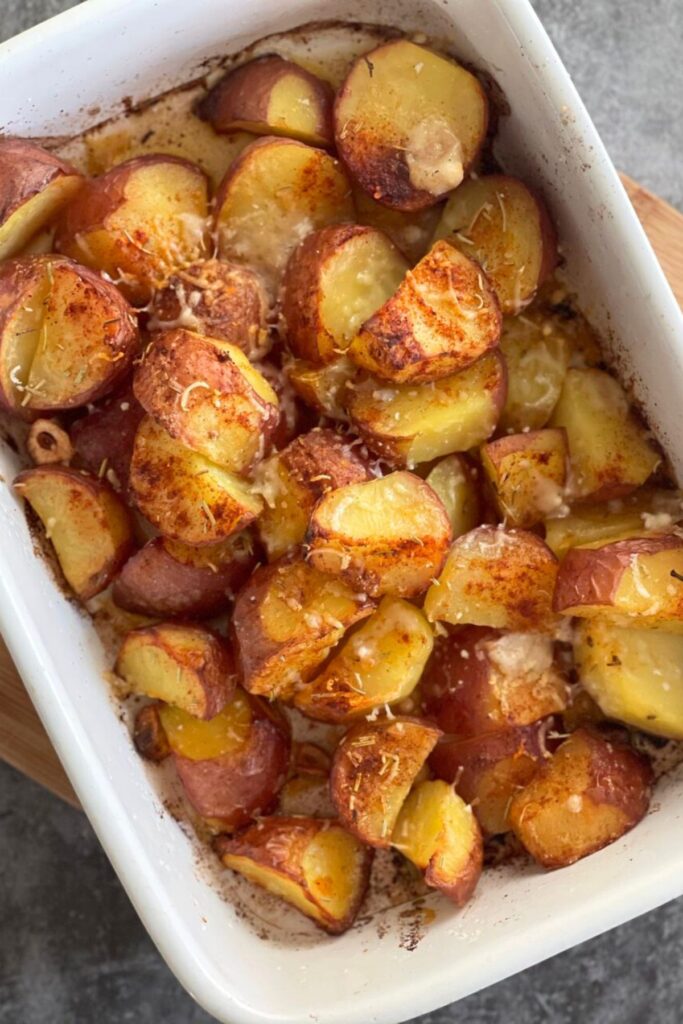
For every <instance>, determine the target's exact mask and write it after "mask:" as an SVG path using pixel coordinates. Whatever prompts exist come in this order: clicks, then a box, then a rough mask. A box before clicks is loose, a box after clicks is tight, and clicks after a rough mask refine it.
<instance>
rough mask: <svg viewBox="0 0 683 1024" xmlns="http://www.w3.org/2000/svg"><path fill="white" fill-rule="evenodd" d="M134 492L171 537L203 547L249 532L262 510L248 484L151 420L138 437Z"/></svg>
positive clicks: (139, 503) (148, 514)
mask: <svg viewBox="0 0 683 1024" xmlns="http://www.w3.org/2000/svg"><path fill="white" fill-rule="evenodd" d="M130 493H131V496H132V498H133V501H134V502H135V504H136V505H137V507H138V508H139V509H140V511H141V512H142V514H143V515H144V516H145V517H146V518H147V519H149V521H150V522H151V523H153V525H154V526H156V527H157V529H158V530H159V531H160V532H161V533H163V534H164V535H165V536H166V537H170V538H171V539H172V540H179V541H182V542H183V543H184V544H190V545H193V544H194V545H198V546H201V545H204V544H216V543H217V542H218V541H221V540H225V539H226V538H228V537H230V536H232V534H233V533H237V532H238V531H239V530H242V529H244V527H245V526H248V525H249V523H251V522H253V521H254V519H256V517H257V516H258V514H259V512H260V511H261V508H262V503H261V499H260V498H259V497H258V495H257V494H254V493H253V492H252V490H251V488H250V486H249V485H248V484H247V483H246V481H244V480H242V479H241V478H240V477H238V476H235V475H234V473H230V472H228V471H227V470H226V469H223V467H221V466H217V465H216V464H215V463H213V462H210V461H209V460H208V459H207V458H205V457H204V456H203V455H200V454H199V452H193V451H191V450H190V449H189V448H186V447H185V445H183V444H180V442H179V441H176V440H174V439H173V438H172V437H171V435H170V434H168V433H167V432H166V431H165V430H164V429H163V427H160V426H158V424H156V423H155V422H154V420H152V419H151V418H150V417H149V416H147V417H145V419H143V420H142V422H141V423H140V426H139V427H138V430H137V433H136V435H135V445H134V448H133V457H132V460H131V465H130Z"/></svg>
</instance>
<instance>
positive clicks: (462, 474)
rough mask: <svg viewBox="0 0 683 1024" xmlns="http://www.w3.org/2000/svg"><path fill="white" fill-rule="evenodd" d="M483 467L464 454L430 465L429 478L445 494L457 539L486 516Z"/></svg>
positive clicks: (431, 484) (452, 527) (451, 456)
mask: <svg viewBox="0 0 683 1024" xmlns="http://www.w3.org/2000/svg"><path fill="white" fill-rule="evenodd" d="M478 476H479V471H478V469H477V468H476V467H475V466H473V465H472V463H470V462H469V461H468V460H467V459H466V458H465V456H464V455H457V454H456V455H447V456H446V458H445V459H441V461H440V462H437V464H436V465H435V466H433V467H432V469H430V471H429V473H428V474H427V476H426V477H425V480H426V481H427V483H428V484H429V486H430V487H431V489H432V490H433V491H434V492H435V494H436V495H437V496H438V497H439V498H441V501H442V502H443V507H444V508H445V509H446V513H447V515H448V518H449V520H450V524H451V533H452V535H453V540H455V538H456V537H461V536H462V534H463V533H469V531H470V530H473V529H474V527H475V526H479V524H480V523H481V520H482V500H481V494H480V487H479V481H478Z"/></svg>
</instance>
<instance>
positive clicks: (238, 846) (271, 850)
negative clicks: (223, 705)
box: [214, 817, 373, 935]
mask: <svg viewBox="0 0 683 1024" xmlns="http://www.w3.org/2000/svg"><path fill="white" fill-rule="evenodd" d="M214 849H215V851H216V853H217V854H218V856H219V857H220V859H221V861H222V862H223V864H224V865H225V866H226V867H228V868H232V870H233V871H237V872H238V873H239V874H241V875H243V876H244V877H245V878H248V879H249V881H250V882H254V883H255V884H256V885H259V886H261V887H262V888H264V889H266V890H267V891H268V892H270V893H273V894H274V895H276V896H279V897H280V898H281V899H283V900H285V901H286V902H287V903H289V904H291V905H292V906H293V907H296V909H297V910H299V911H301V913H302V914H305V915H306V916H307V917H310V918H312V920H313V921H315V923H316V924H317V925H318V926H319V927H320V928H322V929H323V930H324V931H326V932H329V933H330V934H331V935H341V933H342V932H345V931H347V930H348V929H349V928H350V927H351V925H352V924H353V922H354V920H355V917H356V914H357V913H358V910H359V909H360V905H361V903H362V902H363V897H364V896H365V891H366V889H367V886H368V881H369V878H370V867H371V864H372V857H373V851H372V850H369V849H368V848H367V847H366V846H364V845H363V844H362V843H360V842H359V841H358V840H357V839H356V838H355V836H352V835H351V834H350V833H349V832H347V831H346V830H345V829H343V828H340V826H339V825H336V824H329V823H328V822H326V821H324V820H321V819H319V818H306V817H283V818H265V819H262V820H261V821H259V822H258V823H257V824H256V825H252V826H251V827H250V828H248V829H247V830H246V831H244V832H241V833H240V834H239V835H237V836H235V837H234V838H232V839H231V838H229V837H228V836H218V838H217V839H216V840H215V842H214Z"/></svg>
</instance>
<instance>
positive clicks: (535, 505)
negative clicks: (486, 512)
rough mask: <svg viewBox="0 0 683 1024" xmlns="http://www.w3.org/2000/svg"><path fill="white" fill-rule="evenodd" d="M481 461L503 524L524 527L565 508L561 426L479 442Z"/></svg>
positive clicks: (565, 466) (565, 461) (565, 454)
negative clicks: (482, 443) (484, 442)
mask: <svg viewBox="0 0 683 1024" xmlns="http://www.w3.org/2000/svg"><path fill="white" fill-rule="evenodd" d="M481 464H482V468H483V470H484V473H485V474H486V478H487V480H488V482H489V485H490V487H491V490H492V492H493V496H494V499H495V503H496V506H497V507H498V511H499V512H500V514H501V515H502V517H503V519H504V521H505V523H506V525H508V526H522V527H527V528H528V527H530V526H535V525H536V524H537V523H540V522H541V521H542V520H543V519H545V518H546V516H549V515H552V514H553V512H555V513H557V512H561V511H564V510H565V509H566V506H564V498H565V489H566V486H567V470H568V465H569V450H568V448H567V435H566V432H565V431H564V430H563V429H562V428H558V427H555V428H550V427H547V428H545V429H544V430H533V431H528V432H527V433H524V434H507V435H506V436H505V437H499V438H498V439H497V440H495V441H489V442H488V444H485V445H482V448H481ZM563 506H564V507H563Z"/></svg>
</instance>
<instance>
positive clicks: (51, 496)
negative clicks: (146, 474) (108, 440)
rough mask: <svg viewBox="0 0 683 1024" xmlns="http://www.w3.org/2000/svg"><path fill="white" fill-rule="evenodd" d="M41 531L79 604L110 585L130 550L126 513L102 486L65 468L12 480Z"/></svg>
mask: <svg viewBox="0 0 683 1024" xmlns="http://www.w3.org/2000/svg"><path fill="white" fill-rule="evenodd" d="M13 486H14V489H15V491H16V492H17V493H18V494H19V495H20V496H21V497H22V498H24V500H25V501H27V502H28V504H29V505H30V506H31V508H32V509H33V511H34V512H35V513H36V515H37V516H38V518H39V519H40V521H41V522H42V524H43V526H44V527H45V537H46V538H47V539H48V540H50V541H51V542H52V546H53V548H54V550H55V554H56V556H57V561H58V562H59V565H60V568H61V570H62V572H63V573H64V577H65V579H66V581H67V583H68V584H69V586H70V587H71V588H72V590H73V591H74V593H75V594H76V596H77V597H79V598H80V599H81V601H87V600H88V599H89V598H91V597H94V596H95V594H99V592H100V591H101V590H104V588H105V587H106V586H107V585H108V584H109V583H110V582H111V580H112V578H113V577H114V576H115V575H116V573H117V572H118V570H119V569H120V567H121V565H122V564H123V563H124V562H125V560H126V559H127V557H128V555H129V554H130V552H131V549H132V547H133V527H132V523H131V518H130V514H129V512H128V509H127V508H126V507H125V505H124V504H123V503H122V501H121V500H120V498H119V497H118V496H117V495H116V494H115V493H114V491H113V490H112V489H111V488H110V487H109V486H108V485H107V484H106V483H105V482H104V481H103V480H98V479H96V478H95V477H91V476H89V475H88V474H87V473H81V472H78V471H77V470H75V469H68V468H67V467H66V466H56V465H52V466H36V467H35V468H33V469H25V470H24V471H23V472H22V473H19V475H18V476H17V477H16V479H15V481H14V485H13Z"/></svg>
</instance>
